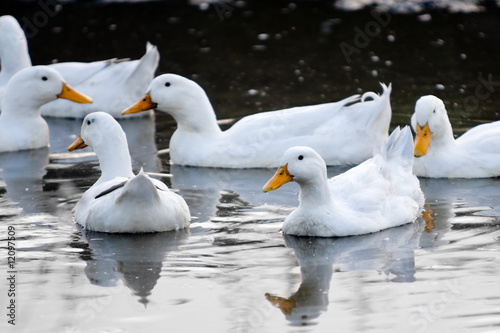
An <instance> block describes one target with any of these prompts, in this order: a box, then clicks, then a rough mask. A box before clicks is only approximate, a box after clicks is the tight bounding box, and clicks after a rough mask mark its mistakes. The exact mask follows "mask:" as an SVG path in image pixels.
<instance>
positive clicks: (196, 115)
mask: <svg viewBox="0 0 500 333" xmlns="http://www.w3.org/2000/svg"><path fill="white" fill-rule="evenodd" d="M181 108H182V110H181V112H172V113H171V114H172V117H174V119H175V121H176V122H177V128H178V129H179V130H180V131H186V132H191V133H196V134H202V135H204V136H206V135H218V134H220V133H221V129H220V127H219V125H218V124H217V118H216V116H215V112H214V109H213V107H212V104H211V103H210V100H209V99H208V97H207V95H206V94H203V97H201V96H199V97H198V98H186V99H185V100H184V102H183V105H182V106H181Z"/></svg>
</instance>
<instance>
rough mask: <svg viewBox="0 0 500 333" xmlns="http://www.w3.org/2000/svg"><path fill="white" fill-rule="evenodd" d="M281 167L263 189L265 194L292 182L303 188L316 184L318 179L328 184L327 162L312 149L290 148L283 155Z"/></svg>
mask: <svg viewBox="0 0 500 333" xmlns="http://www.w3.org/2000/svg"><path fill="white" fill-rule="evenodd" d="M280 165H281V166H280V167H279V168H278V170H277V171H276V173H275V174H274V176H273V177H272V178H271V179H270V180H269V181H268V182H267V183H266V184H265V185H264V187H263V188H262V190H263V191H264V192H269V191H273V190H276V189H278V188H280V187H281V186H282V185H284V184H286V183H288V182H291V181H296V182H297V183H298V184H299V185H301V186H302V185H306V184H310V183H314V182H315V181H316V180H318V179H320V180H321V181H325V182H326V179H327V175H326V164H325V161H324V160H323V159H322V158H321V156H320V155H319V154H318V153H317V152H316V151H314V149H312V148H310V147H303V146H297V147H292V148H289V149H288V150H287V151H285V153H284V154H283V157H282V159H281V162H280Z"/></svg>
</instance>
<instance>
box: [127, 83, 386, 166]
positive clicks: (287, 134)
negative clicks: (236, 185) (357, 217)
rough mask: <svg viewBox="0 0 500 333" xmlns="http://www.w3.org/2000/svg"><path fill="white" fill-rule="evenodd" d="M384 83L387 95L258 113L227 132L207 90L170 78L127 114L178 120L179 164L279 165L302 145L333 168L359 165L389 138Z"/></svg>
mask: <svg viewBox="0 0 500 333" xmlns="http://www.w3.org/2000/svg"><path fill="white" fill-rule="evenodd" d="M381 85H382V88H383V91H384V92H383V94H382V96H378V95H377V94H375V93H373V92H367V93H365V94H364V95H363V96H362V97H360V96H359V95H355V96H351V97H348V98H346V99H344V100H342V101H340V102H336V103H326V104H320V105H313V106H303V107H296V108H291V109H285V110H279V111H271V112H263V113H258V114H254V115H250V116H247V117H244V118H243V119H241V120H239V121H238V122H236V123H235V124H234V125H233V126H232V127H231V128H229V129H228V130H226V131H221V129H220V127H219V126H218V124H217V119H216V116H215V113H214V110H213V108H212V105H211V104H210V101H209V99H208V97H207V95H206V93H205V91H204V90H203V89H202V88H201V87H200V86H199V85H198V84H197V83H195V82H193V81H191V80H189V79H187V78H185V77H182V76H179V75H175V74H164V75H160V76H158V77H156V78H155V79H154V80H153V81H152V82H151V84H150V85H149V88H148V91H149V92H148V93H147V94H146V95H145V96H144V97H143V98H142V99H141V100H140V101H139V102H137V103H136V104H135V105H133V106H131V107H129V108H128V109H126V110H125V111H124V112H123V114H131V113H136V112H141V111H144V110H149V109H157V110H158V111H163V112H167V113H168V114H170V115H171V116H172V117H173V118H174V119H175V120H176V122H177V130H176V131H175V132H174V134H173V135H172V138H171V139H170V158H171V160H172V162H173V163H174V164H179V165H189V166H201V167H222V168H268V167H276V166H278V163H279V157H278V156H281V155H282V154H283V153H284V152H285V150H286V149H288V148H290V147H292V146H296V145H299V144H300V145H307V146H310V147H313V148H314V149H315V150H316V151H317V152H318V153H319V154H320V155H321V156H322V157H323V159H325V161H326V163H327V164H328V165H341V164H356V163H360V162H362V161H364V160H366V159H368V158H370V157H371V155H372V154H373V149H374V148H377V147H380V146H381V145H382V143H383V141H384V139H386V138H387V136H388V129H389V122H390V119H391V106H390V101H389V97H390V93H391V86H390V85H389V87H387V86H385V85H384V84H381ZM353 103H354V104H353ZM350 104H353V105H350Z"/></svg>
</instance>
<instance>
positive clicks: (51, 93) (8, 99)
mask: <svg viewBox="0 0 500 333" xmlns="http://www.w3.org/2000/svg"><path fill="white" fill-rule="evenodd" d="M57 98H64V99H68V100H70V101H73V102H77V103H91V102H92V99H91V98H90V97H88V96H85V95H84V94H82V93H79V92H77V91H76V90H75V89H73V88H72V87H70V86H69V85H68V84H67V83H66V82H65V81H64V79H63V77H62V76H61V75H60V74H59V73H58V72H57V71H56V70H54V69H52V68H50V67H47V66H33V67H28V68H24V69H22V70H20V71H19V72H17V73H16V74H15V75H14V76H13V77H12V78H11V79H10V80H9V83H8V84H7V87H6V89H5V92H4V98H3V103H15V104H17V105H19V106H23V105H28V106H30V108H31V109H32V110H36V111H38V110H39V108H40V107H41V106H42V105H43V104H45V103H48V102H51V101H53V100H55V99H57ZM30 108H26V109H30ZM2 109H7V108H2ZM15 109H18V110H20V109H22V108H15Z"/></svg>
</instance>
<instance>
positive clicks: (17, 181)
mask: <svg viewBox="0 0 500 333" xmlns="http://www.w3.org/2000/svg"><path fill="white" fill-rule="evenodd" d="M48 163H49V148H39V149H32V150H23V151H15V152H8V153H1V154H0V178H1V179H2V180H3V181H4V182H5V191H6V192H7V194H6V196H7V197H8V198H9V199H10V200H11V201H12V202H13V203H15V204H16V205H17V206H18V207H20V208H22V209H23V213H24V214H33V213H40V212H42V211H45V210H46V209H50V207H51V206H50V205H49V204H48V203H47V202H45V201H44V200H45V199H46V200H49V198H48V197H46V198H45V197H43V196H40V195H39V193H43V185H44V182H43V181H42V178H43V176H44V175H45V173H46V169H45V168H46V167H47V164H48ZM2 192H4V191H2ZM2 196H3V195H2Z"/></svg>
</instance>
